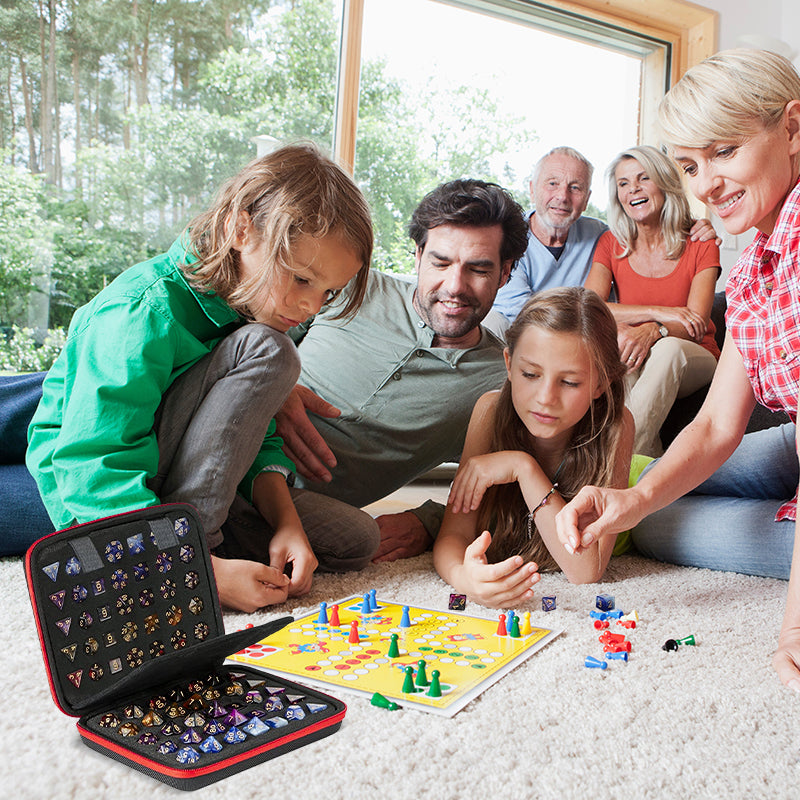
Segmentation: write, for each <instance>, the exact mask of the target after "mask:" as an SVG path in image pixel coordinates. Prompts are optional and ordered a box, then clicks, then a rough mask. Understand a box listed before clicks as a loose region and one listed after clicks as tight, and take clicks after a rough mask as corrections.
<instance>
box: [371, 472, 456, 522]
mask: <svg viewBox="0 0 800 800" xmlns="http://www.w3.org/2000/svg"><path fill="white" fill-rule="evenodd" d="M449 489H450V479H449V478H448V479H446V480H439V479H436V480H429V479H421V480H419V481H413V482H412V483H409V484H407V485H406V486H403V487H402V488H400V489H398V490H397V491H396V492H393V493H392V494H390V495H388V496H387V497H384V498H383V499H382V500H378V501H376V502H375V503H371V504H370V505H368V506H365V507H364V511H367V512H368V513H370V514H372V516H373V517H377V516H380V515H381V514H396V513H399V512H400V511H407V510H408V509H409V508H416V507H417V506H420V505H422V504H423V503H424V502H425V501H426V500H438V501H439V502H440V503H445V502H446V501H447V493H448V491H449Z"/></svg>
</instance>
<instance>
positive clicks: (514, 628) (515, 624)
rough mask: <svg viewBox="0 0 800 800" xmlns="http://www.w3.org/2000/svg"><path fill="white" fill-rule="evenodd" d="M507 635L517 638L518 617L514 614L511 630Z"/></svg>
mask: <svg viewBox="0 0 800 800" xmlns="http://www.w3.org/2000/svg"><path fill="white" fill-rule="evenodd" d="M508 635H509V636H510V637H511V638H512V639H519V638H520V632H519V617H518V616H517V615H516V614H514V621H513V622H512V623H511V630H510V631H509V632H508Z"/></svg>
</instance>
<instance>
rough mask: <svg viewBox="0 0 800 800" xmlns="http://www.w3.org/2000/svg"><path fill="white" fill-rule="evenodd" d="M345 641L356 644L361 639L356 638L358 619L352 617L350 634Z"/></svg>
mask: <svg viewBox="0 0 800 800" xmlns="http://www.w3.org/2000/svg"><path fill="white" fill-rule="evenodd" d="M347 641H348V642H350V644H358V643H359V642H360V641H361V639H359V638H358V620H357V619H354V620H353V621H352V622H351V623H350V636H349V637H348V638H347Z"/></svg>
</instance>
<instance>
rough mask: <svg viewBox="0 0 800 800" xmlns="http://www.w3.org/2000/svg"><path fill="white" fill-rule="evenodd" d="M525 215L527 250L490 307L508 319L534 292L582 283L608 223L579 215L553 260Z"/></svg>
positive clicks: (529, 217)
mask: <svg viewBox="0 0 800 800" xmlns="http://www.w3.org/2000/svg"><path fill="white" fill-rule="evenodd" d="M535 213H536V212H535V211H531V212H530V214H528V249H527V250H526V251H525V255H523V256H522V258H521V259H520V260H519V261H517V264H516V266H515V267H514V269H513V271H512V272H511V277H510V278H509V279H508V283H507V284H506V285H505V286H503V287H502V288H501V289H500V291H499V292H498V293H497V297H496V298H495V301H494V305H493V306H492V308H493V310H495V311H499V312H500V313H501V314H502V315H503V316H504V317H506V318H507V319H508V320H509V321H510V322H513V321H514V318H515V317H516V316H517V314H519V312H520V309H521V308H522V306H524V305H525V302H526V301H527V300H528V298H529V297H530V296H531V295H532V294H534V293H535V292H538V291H541V290H542V289H553V288H555V287H556V286H583V284H584V282H585V281H586V277H587V276H588V274H589V270H590V269H591V266H592V254H593V253H594V246H595V245H596V244H597V240H598V239H599V238H600V236H601V235H602V234H603V233H605V232H606V231H607V230H608V226H607V225H606V224H605V222H603V221H602V220H599V219H594V218H593V217H578V219H577V220H575V222H574V223H573V224H572V226H571V227H570V229H569V232H568V233H567V243H566V244H565V245H564V250H563V252H562V253H561V257H560V258H559V259H558V260H557V261H556V259H555V257H554V256H553V254H552V253H551V252H550V251H549V250H548V249H547V247H545V246H544V245H543V244H542V243H541V242H540V241H539V240H538V239H537V238H536V237H535V236H534V235H533V233H531V228H530V219H531V216H532V215H533V214H535Z"/></svg>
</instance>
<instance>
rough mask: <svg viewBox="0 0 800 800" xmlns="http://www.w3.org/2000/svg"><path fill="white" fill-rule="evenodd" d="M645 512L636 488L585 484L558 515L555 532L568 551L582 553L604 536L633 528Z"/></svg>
mask: <svg viewBox="0 0 800 800" xmlns="http://www.w3.org/2000/svg"><path fill="white" fill-rule="evenodd" d="M644 516H645V514H644V512H643V510H642V507H641V505H640V503H639V500H638V497H637V493H636V491H635V489H600V488H598V487H597V486H584V487H583V489H581V490H580V491H579V492H578V494H576V495H575V497H573V498H572V500H570V501H569V503H567V505H565V506H564V508H562V509H561V511H559V512H558V514H557V515H556V533H557V534H558V539H559V541H560V542H561V544H562V545H563V546H564V548H565V549H566V551H567V552H568V553H573V554H574V553H582V552H583V551H584V550H586V549H587V548H589V547H591V546H592V545H593V544H594V543H595V542H596V541H597V540H598V539H599V538H600V537H601V536H605V535H606V534H613V533H622V531H627V530H630V529H631V528H632V527H633V526H634V525H636V524H637V523H638V522H639V521H640V520H641V519H642V517H644Z"/></svg>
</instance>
